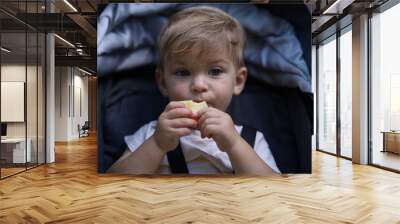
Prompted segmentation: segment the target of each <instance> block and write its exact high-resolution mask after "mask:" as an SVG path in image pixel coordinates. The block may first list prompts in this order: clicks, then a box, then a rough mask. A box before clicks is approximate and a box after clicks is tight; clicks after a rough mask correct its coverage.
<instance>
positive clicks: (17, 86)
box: [1, 30, 30, 178]
mask: <svg viewBox="0 0 400 224" xmlns="http://www.w3.org/2000/svg"><path fill="white" fill-rule="evenodd" d="M25 38H26V34H25V32H5V31H4V30H2V34H1V45H2V47H6V48H7V49H9V52H6V51H1V54H2V55H1V91H2V93H1V96H2V99H1V102H2V104H1V113H2V116H1V119H2V123H5V124H7V136H5V139H4V138H3V139H2V140H1V157H2V158H1V167H2V170H1V177H2V178H3V177H6V176H9V175H12V174H15V173H18V172H21V171H23V170H25V162H26V159H27V158H29V153H30V151H29V145H28V147H27V144H26V120H25V103H24V100H25V89H26V51H25V50H26V43H25V41H26V39H25ZM27 148H28V151H27Z"/></svg>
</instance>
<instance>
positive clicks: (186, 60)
mask: <svg viewBox="0 0 400 224" xmlns="http://www.w3.org/2000/svg"><path fill="white" fill-rule="evenodd" d="M165 61H166V62H165V64H164V71H163V73H161V72H160V71H157V72H156V79H157V83H158V85H159V87H160V90H161V92H162V93H163V94H164V95H165V96H168V97H169V99H170V101H181V100H193V101H196V102H200V101H206V102H207V104H208V105H209V106H212V107H215V108H217V109H219V110H222V111H225V110H226V108H227V107H228V106H229V103H230V101H231V99H232V96H233V95H238V94H240V92H241V91H242V89H243V87H244V84H245V81H246V78H247V70H246V68H245V67H241V68H237V66H234V64H233V62H232V60H231V57H230V56H229V55H228V52H227V50H225V49H224V48H223V47H218V46H206V47H200V46H199V44H197V45H194V46H193V47H192V49H191V50H190V51H189V52H188V54H185V55H182V56H179V57H173V58H172V57H170V58H167V59H166V60H165Z"/></svg>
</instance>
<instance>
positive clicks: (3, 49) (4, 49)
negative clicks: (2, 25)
mask: <svg viewBox="0 0 400 224" xmlns="http://www.w3.org/2000/svg"><path fill="white" fill-rule="evenodd" d="M1 50H2V51H4V52H6V53H10V52H11V51H10V50H9V49H7V48H5V47H1Z"/></svg>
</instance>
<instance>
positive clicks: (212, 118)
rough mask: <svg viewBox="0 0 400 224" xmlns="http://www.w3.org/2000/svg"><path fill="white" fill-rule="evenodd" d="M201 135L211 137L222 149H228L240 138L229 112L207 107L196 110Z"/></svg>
mask: <svg viewBox="0 0 400 224" xmlns="http://www.w3.org/2000/svg"><path fill="white" fill-rule="evenodd" d="M197 116H198V117H199V120H198V128H199V129H200V132H201V137H202V138H204V137H208V138H213V139H214V141H215V142H216V143H217V145H218V147H219V148H220V149H221V150H222V151H229V150H230V149H231V148H232V147H233V146H234V144H235V143H236V141H237V140H238V139H240V135H239V133H238V132H237V131H236V129H235V125H234V124H233V121H232V118H231V116H230V115H229V114H227V113H225V112H223V111H220V110H218V109H216V108H213V107H209V108H206V109H202V110H200V111H199V112H198V114H197Z"/></svg>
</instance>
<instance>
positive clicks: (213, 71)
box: [208, 68, 222, 76]
mask: <svg viewBox="0 0 400 224" xmlns="http://www.w3.org/2000/svg"><path fill="white" fill-rule="evenodd" d="M221 73H222V69H220V68H213V69H211V70H210V71H209V72H208V74H210V75H211V76H219V75H221Z"/></svg>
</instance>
